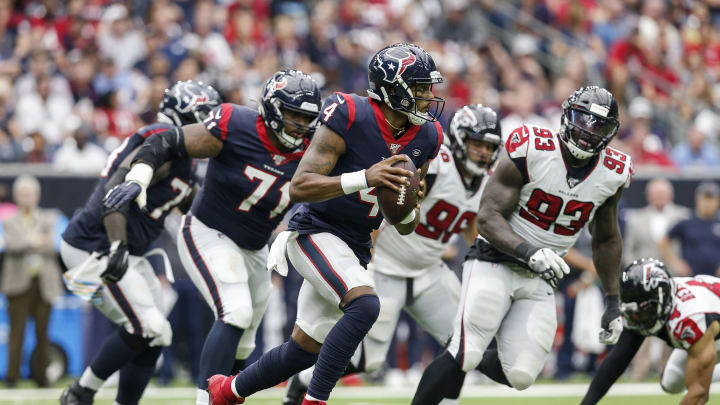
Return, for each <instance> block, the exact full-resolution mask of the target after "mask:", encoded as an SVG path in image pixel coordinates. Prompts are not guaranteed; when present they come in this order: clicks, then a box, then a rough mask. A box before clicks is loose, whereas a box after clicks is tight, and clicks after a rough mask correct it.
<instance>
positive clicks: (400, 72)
mask: <svg viewBox="0 0 720 405" xmlns="http://www.w3.org/2000/svg"><path fill="white" fill-rule="evenodd" d="M368 80H369V82H370V88H369V89H368V95H369V96H370V98H372V99H375V100H378V101H384V102H385V103H386V104H387V105H388V106H390V108H392V109H393V110H396V111H400V112H402V113H403V114H405V115H407V117H408V119H409V120H410V123H412V124H413V125H421V124H422V123H424V122H426V121H430V122H433V121H437V119H438V118H439V117H440V114H442V111H443V108H445V100H444V99H442V98H440V97H433V98H431V99H426V98H421V97H417V96H416V95H414V94H413V92H412V89H411V87H413V86H414V85H416V84H429V85H430V86H432V85H433V84H436V83H442V81H443V77H442V75H441V74H440V72H438V71H437V69H436V68H435V62H434V61H433V58H432V56H430V54H429V53H427V52H426V51H425V50H424V49H422V48H421V47H419V46H417V45H413V44H393V45H390V46H387V47H385V48H383V49H381V50H380V51H378V53H376V54H375V56H373V57H372V59H371V60H370V65H369V66H368ZM417 101H429V102H430V107H429V109H428V111H427V112H424V111H418V109H417Z"/></svg>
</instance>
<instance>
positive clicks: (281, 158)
mask: <svg viewBox="0 0 720 405" xmlns="http://www.w3.org/2000/svg"><path fill="white" fill-rule="evenodd" d="M273 160H274V161H275V166H280V165H281V164H283V163H284V162H285V156H283V155H273Z"/></svg>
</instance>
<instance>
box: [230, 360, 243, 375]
mask: <svg viewBox="0 0 720 405" xmlns="http://www.w3.org/2000/svg"><path fill="white" fill-rule="evenodd" d="M244 369H245V359H235V362H234V363H233V366H232V370H231V371H230V375H235V374H237V373H239V372H241V371H242V370H244Z"/></svg>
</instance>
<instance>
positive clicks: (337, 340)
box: [308, 295, 380, 401]
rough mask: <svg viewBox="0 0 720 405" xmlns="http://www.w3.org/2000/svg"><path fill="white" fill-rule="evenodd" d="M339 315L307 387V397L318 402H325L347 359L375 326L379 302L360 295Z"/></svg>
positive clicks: (374, 297)
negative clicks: (340, 316)
mask: <svg viewBox="0 0 720 405" xmlns="http://www.w3.org/2000/svg"><path fill="white" fill-rule="evenodd" d="M343 312H345V314H344V315H343V316H342V318H340V320H339V321H338V322H337V323H336V324H335V326H333V328H332V329H331V330H330V333H329V334H328V335H327V337H326V338H325V343H323V345H322V348H321V349H320V355H319V356H318V361H317V364H316V365H315V371H314V372H313V376H312V379H311V380H310V385H309V386H308V395H310V396H311V397H313V398H317V399H318V400H320V401H327V400H328V398H329V397H330V392H331V391H332V389H333V388H334V387H335V384H337V381H338V380H339V379H340V377H342V376H343V374H344V373H345V370H346V369H347V366H348V363H349V362H350V358H351V357H352V355H353V354H354V353H355V350H357V347H358V345H359V344H360V342H361V341H362V340H363V338H364V337H365V335H367V333H368V331H369V330H370V328H371V327H372V325H373V323H375V320H376V319H377V317H378V314H379V313H380V299H379V298H378V297H377V295H362V296H360V297H357V298H355V299H354V300H352V301H351V302H349V303H348V304H347V305H345V308H344V309H343Z"/></svg>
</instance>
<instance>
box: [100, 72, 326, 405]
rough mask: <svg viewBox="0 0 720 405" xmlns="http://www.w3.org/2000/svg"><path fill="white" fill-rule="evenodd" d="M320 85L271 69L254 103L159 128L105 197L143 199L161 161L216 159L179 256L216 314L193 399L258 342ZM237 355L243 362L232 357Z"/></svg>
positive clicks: (200, 398)
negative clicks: (269, 267) (274, 246)
mask: <svg viewBox="0 0 720 405" xmlns="http://www.w3.org/2000/svg"><path fill="white" fill-rule="evenodd" d="M320 105H321V98H320V90H319V88H318V86H317V84H316V83H315V81H314V80H313V79H312V78H311V77H310V76H308V75H307V74H305V73H303V72H300V71H297V70H284V71H280V72H277V73H275V74H274V75H273V76H272V77H271V78H270V79H268V81H267V82H266V84H265V87H264V91H263V94H262V99H261V100H260V108H259V111H258V110H254V109H250V108H248V107H244V106H240V105H235V104H222V105H220V106H219V107H217V108H216V109H214V110H213V111H211V112H210V114H209V116H208V117H207V119H206V120H205V122H204V124H192V125H187V126H184V127H182V128H172V129H170V130H168V131H165V132H161V133H158V134H155V135H153V136H152V137H150V138H149V139H148V141H146V143H145V144H144V145H143V148H142V149H141V150H140V151H139V152H138V154H137V156H136V157H135V159H134V161H133V167H132V170H131V171H130V172H129V173H128V175H127V176H126V178H125V179H126V182H125V183H124V184H123V186H122V189H118V190H117V191H116V192H115V193H113V195H110V196H108V201H115V200H118V201H122V202H125V201H131V200H133V199H135V198H138V200H137V201H138V204H139V205H141V206H143V205H144V204H145V191H144V190H145V189H146V187H147V184H148V183H149V179H150V178H151V176H152V173H153V172H154V171H155V170H156V169H157V168H158V167H160V166H161V165H162V164H163V163H164V162H166V161H168V160H173V159H182V158H185V157H187V156H190V157H207V158H210V162H209V164H208V169H207V174H206V176H205V181H204V183H203V187H202V189H201V190H200V192H199V193H198V196H197V198H195V200H194V201H193V204H192V207H191V209H190V213H188V214H187V215H186V216H185V217H184V219H183V223H182V227H181V229H180V230H179V232H178V236H177V240H178V250H179V253H180V259H181V260H182V262H183V265H184V266H185V269H186V270H187V273H188V275H189V276H190V278H191V279H192V280H193V283H195V286H196V287H197V288H198V290H199V291H200V292H201V294H202V295H203V297H204V298H205V300H206V301H207V303H208V305H210V307H211V308H212V309H213V311H214V312H215V316H216V319H217V320H216V322H215V323H214V324H213V326H212V328H211V329H210V333H209V334H208V336H207V338H206V339H205V345H204V347H203V351H202V353H201V356H200V370H199V376H198V391H197V398H196V401H197V404H207V403H208V393H207V391H206V388H207V384H208V383H207V380H208V378H209V377H210V376H212V375H214V374H218V373H222V374H229V373H231V372H232V371H233V369H238V370H239V369H241V368H243V364H242V363H243V360H244V359H246V358H247V357H248V356H249V355H250V353H251V352H252V351H253V349H254V348H255V332H256V330H257V327H258V326H259V325H260V321H261V320H262V316H263V313H264V312H265V308H266V306H267V302H268V298H269V296H270V291H271V283H270V273H269V272H267V271H266V270H265V267H266V266H265V265H266V262H267V255H268V248H267V243H268V240H269V239H270V234H271V232H272V231H273V229H275V227H276V226H277V225H278V223H279V222H280V221H281V220H282V218H283V215H284V214H285V212H287V210H288V209H289V207H290V180H291V178H292V176H293V174H294V173H295V170H296V169H297V167H298V163H299V162H300V158H301V157H302V155H303V151H304V149H305V143H306V141H308V140H309V138H310V136H311V135H312V134H313V132H314V131H315V128H316V123H317V119H318V114H319V112H320ZM235 359H237V360H239V361H235Z"/></svg>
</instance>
